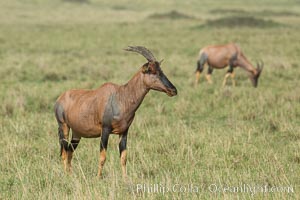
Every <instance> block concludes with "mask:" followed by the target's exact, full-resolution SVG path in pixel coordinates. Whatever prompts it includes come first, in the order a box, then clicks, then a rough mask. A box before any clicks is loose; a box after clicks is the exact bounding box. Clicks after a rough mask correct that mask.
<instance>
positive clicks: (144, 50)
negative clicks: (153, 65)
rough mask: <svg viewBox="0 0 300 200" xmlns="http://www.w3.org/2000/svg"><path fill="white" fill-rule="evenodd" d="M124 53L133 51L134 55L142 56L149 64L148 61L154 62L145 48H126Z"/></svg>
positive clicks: (154, 59)
mask: <svg viewBox="0 0 300 200" xmlns="http://www.w3.org/2000/svg"><path fill="white" fill-rule="evenodd" d="M124 50H125V51H133V52H136V53H139V54H141V55H143V56H144V57H145V58H146V59H147V60H148V61H149V62H150V61H152V62H153V61H156V58H155V57H154V56H153V54H152V53H151V51H150V50H148V49H147V48H146V47H142V46H128V47H127V48H126V49H124Z"/></svg>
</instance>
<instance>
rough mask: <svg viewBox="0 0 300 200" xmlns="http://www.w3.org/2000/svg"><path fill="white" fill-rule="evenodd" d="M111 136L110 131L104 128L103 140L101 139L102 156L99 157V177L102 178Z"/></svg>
mask: <svg viewBox="0 0 300 200" xmlns="http://www.w3.org/2000/svg"><path fill="white" fill-rule="evenodd" d="M109 134H110V129H108V128H103V130H102V135H101V139H100V156H99V168H98V177H101V176H102V170H103V166H104V164H105V160H106V150H107V144H108V138H109Z"/></svg>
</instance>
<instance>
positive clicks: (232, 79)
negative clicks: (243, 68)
mask: <svg viewBox="0 0 300 200" xmlns="http://www.w3.org/2000/svg"><path fill="white" fill-rule="evenodd" d="M230 77H231V82H232V85H233V86H234V87H235V80H234V77H235V74H234V72H232V73H231V75H230Z"/></svg>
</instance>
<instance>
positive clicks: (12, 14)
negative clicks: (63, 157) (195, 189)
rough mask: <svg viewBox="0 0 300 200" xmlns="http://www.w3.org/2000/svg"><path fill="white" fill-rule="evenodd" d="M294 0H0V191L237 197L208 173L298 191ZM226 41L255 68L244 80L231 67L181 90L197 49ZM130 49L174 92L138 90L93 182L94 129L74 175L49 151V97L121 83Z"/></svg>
mask: <svg viewBox="0 0 300 200" xmlns="http://www.w3.org/2000/svg"><path fill="white" fill-rule="evenodd" d="M299 30H300V1H297V0H259V1H258V0H255V1H243V0H231V1H229V0H222V1H221V0H220V1H211V0H202V1H198V0H186V1H179V0H174V1H171V0H166V1H157V0H154V1H150V0H144V1H129V0H118V1H109V0H3V1H1V2H0V102H1V105H0V132H1V136H2V137H1V140H0V146H1V147H0V152H1V155H2V157H1V158H0V163H1V164H0V171H1V175H0V190H1V192H0V198H1V199H33V198H34V199H45V198H47V199H48V198H49V199H51V198H53V199H74V198H80V199H120V198H125V199H131V198H143V197H144V198H148V199H160V198H162V199H165V198H166V199H174V198H189V199H211V198H222V199H223V198H224V199H232V198H240V199H249V198H251V197H252V196H251V194H249V193H238V194H236V193H234V194H233V193H210V192H209V190H208V187H209V185H210V184H213V183H220V184H223V185H238V184H240V183H246V184H257V185H268V186H293V187H294V191H295V192H294V193H290V194H287V193H272V194H270V193H268V194H261V193H260V194H255V196H254V197H255V198H260V199H293V198H294V199H299V198H300V196H299V186H300V180H299V174H300V171H299V169H300V168H299V164H300V152H299V147H300V131H299V130H300V129H299V128H300V106H299V103H300V88H299V79H300V71H299V69H300V68H299V67H300V66H299V54H300V46H299V43H300V37H299ZM228 42H235V43H238V44H239V45H240V46H241V48H242V49H243V51H244V53H245V54H246V55H247V57H248V58H249V60H250V61H251V62H252V63H255V61H257V60H260V59H261V60H263V61H264V63H265V68H264V71H263V73H262V76H261V78H260V81H259V85H258V88H257V89H254V88H252V86H251V83H250V81H249V79H248V76H247V74H246V73H245V72H244V71H243V70H242V69H237V70H236V79H237V86H236V87H235V88H233V87H231V85H230V84H228V85H227V86H226V87H225V88H222V87H221V84H222V79H223V77H224V75H225V73H226V70H215V71H214V73H213V76H212V79H213V81H214V84H212V85H209V84H208V83H206V81H205V80H204V77H202V79H201V82H200V84H199V86H198V87H197V88H194V87H192V83H193V81H194V71H195V68H196V60H197V56H198V52H199V50H200V48H201V47H203V46H206V45H211V44H224V43H228ZM128 45H143V46H146V47H148V48H149V49H151V50H152V51H153V53H154V54H155V55H156V57H157V58H158V59H162V58H164V59H165V61H164V63H163V66H162V68H163V70H164V72H165V74H166V75H167V76H168V78H169V79H170V80H171V81H172V82H173V83H174V84H175V85H176V87H177V89H178V93H179V95H178V96H177V97H175V98H168V97H167V96H166V95H165V94H162V93H157V92H150V93H149V94H148V96H147V97H146V98H145V100H144V102H143V104H142V105H141V107H140V109H139V110H138V111H137V114H136V119H135V121H134V122H133V125H132V127H131V129H130V133H129V139H128V140H129V141H128V154H129V155H128V174H129V176H130V181H129V182H130V183H123V181H122V178H121V169H120V166H119V155H118V150H117V146H118V137H117V136H112V137H111V138H110V142H109V150H108V156H107V162H106V165H105V168H104V174H105V176H104V178H103V179H102V180H98V179H97V178H96V177H95V175H96V173H97V164H98V150H99V139H83V140H82V142H81V143H80V145H79V147H78V149H77V150H76V154H75V158H74V160H73V168H74V174H73V175H72V176H67V175H65V174H64V172H63V168H62V165H61V163H60V158H59V145H58V138H57V125H56V121H55V118H54V114H53V105H54V102H55V100H56V98H57V97H58V96H59V95H60V94H61V93H62V92H63V91H65V90H68V89H72V88H87V89H94V88H97V87H99V86H100V85H101V84H103V83H104V82H108V81H109V82H114V83H118V84H124V83H126V82H127V81H128V80H129V79H130V78H131V77H132V76H133V74H134V73H135V72H136V71H137V70H138V69H139V67H140V66H142V64H143V63H145V62H146V61H145V59H144V58H143V57H141V56H138V55H135V54H132V53H128V52H125V51H123V50H122V49H123V48H125V47H126V46H128ZM138 183H142V184H143V183H145V184H155V183H162V184H165V185H172V184H176V183H181V184H183V185H184V184H190V183H194V184H195V185H197V186H199V188H200V192H199V193H193V194H190V193H168V194H167V195H165V196H163V195H162V194H157V193H135V190H134V186H135V185H136V184H138Z"/></svg>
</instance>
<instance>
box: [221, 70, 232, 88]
mask: <svg viewBox="0 0 300 200" xmlns="http://www.w3.org/2000/svg"><path fill="white" fill-rule="evenodd" d="M230 75H231V73H226V75H225V77H224V80H223V87H224V86H225V85H226V81H227V78H228V77H229V76H230Z"/></svg>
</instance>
